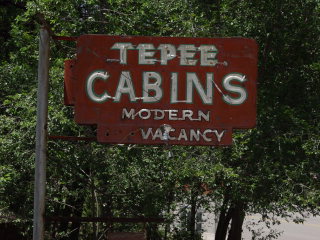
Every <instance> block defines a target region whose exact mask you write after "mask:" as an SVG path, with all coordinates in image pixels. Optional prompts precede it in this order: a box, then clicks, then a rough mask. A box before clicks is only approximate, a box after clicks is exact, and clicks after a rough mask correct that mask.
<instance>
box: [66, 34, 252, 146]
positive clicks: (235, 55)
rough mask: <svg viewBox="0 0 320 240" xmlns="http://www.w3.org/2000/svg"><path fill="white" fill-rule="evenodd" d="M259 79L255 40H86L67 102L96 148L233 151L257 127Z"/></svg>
mask: <svg viewBox="0 0 320 240" xmlns="http://www.w3.org/2000/svg"><path fill="white" fill-rule="evenodd" d="M256 79H257V44H256V42H255V41H254V40H252V39H246V38H183V37H131V36H107V35H83V36H81V37H79V38H78V39H77V55H76V58H75V59H73V60H68V61H67V62H66V64H65V103H66V104H67V105H74V106H75V120H76V122H77V123H78V124H96V125H97V139H98V141H99V142H104V143H116V144H122V143H128V144H130V143H134V144H181V145H230V144H231V143H232V130H233V129H244V128H253V127H254V126H255V124H256Z"/></svg>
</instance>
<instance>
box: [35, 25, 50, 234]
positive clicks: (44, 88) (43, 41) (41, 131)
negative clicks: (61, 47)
mask: <svg viewBox="0 0 320 240" xmlns="http://www.w3.org/2000/svg"><path fill="white" fill-rule="evenodd" d="M49 41H50V39H49V32H48V30H47V29H46V28H45V27H42V28H41V29H40V40H39V63H38V94H37V127H36V160H35V185H34V212H33V240H44V213H45V190H46V161H47V118H48V85H49Z"/></svg>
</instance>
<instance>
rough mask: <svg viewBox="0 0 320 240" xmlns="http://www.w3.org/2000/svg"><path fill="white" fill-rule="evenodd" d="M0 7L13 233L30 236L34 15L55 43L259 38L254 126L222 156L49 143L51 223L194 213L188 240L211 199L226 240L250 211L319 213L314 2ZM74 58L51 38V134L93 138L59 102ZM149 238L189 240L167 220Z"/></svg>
mask: <svg viewBox="0 0 320 240" xmlns="http://www.w3.org/2000/svg"><path fill="white" fill-rule="evenodd" d="M0 7H1V10H0V11H1V13H3V14H2V15H1V16H6V17H2V18H1V27H0V31H1V33H2V34H1V36H2V37H1V39H0V43H1V45H2V46H4V47H3V48H2V49H1V50H0V51H1V57H0V59H1V65H0V72H1V74H0V88H1V94H0V102H1V108H0V118H1V125H0V132H1V134H0V142H1V145H0V163H1V164H0V172H1V175H0V179H1V182H0V191H1V198H0V209H1V211H0V214H1V216H6V219H12V218H14V219H15V222H14V223H13V224H12V225H13V226H15V227H21V229H22V230H19V231H21V232H23V233H24V234H25V235H26V236H27V237H28V239H30V234H31V231H30V230H31V228H32V221H31V219H32V206H33V204H32V196H33V164H34V138H35V136H34V129H35V101H36V100H35V98H36V97H35V96H36V69H37V51H38V37H35V36H37V35H38V29H39V24H38V23H37V21H36V20H37V16H38V14H39V13H41V14H43V15H44V16H45V19H46V21H48V22H49V23H50V25H51V29H52V32H53V33H54V34H56V35H64V36H79V35H81V34H85V33H103V34H110V35H112V34H115V35H151V36H155V35H160V36H164V35H165V36H193V37H200V36H201V37H202V36H205V37H217V36H243V37H250V38H254V39H256V41H257V42H258V45H259V49H260V50H259V85H258V88H259V96H258V125H257V128H256V129H254V130H250V131H246V132H243V131H238V132H237V133H235V134H234V144H233V146H232V147H231V148H223V149H212V148H208V147H178V146H170V147H169V148H163V147H156V148H147V147H143V146H142V147H137V146H103V145H99V144H95V143H88V142H79V143H66V142H62V141H49V160H48V169H47V171H48V184H47V210H46V212H47V214H48V215H63V216H127V217H128V216H137V215H143V216H152V217H162V216H166V218H167V219H169V220H172V219H174V217H175V215H174V214H172V212H173V210H174V209H175V207H176V205H178V203H181V202H183V203H186V205H187V206H189V207H190V209H192V211H191V212H192V214H191V215H190V218H189V224H187V228H186V229H187V235H186V236H187V238H189V239H194V238H195V237H196V234H195V228H194V223H195V221H196V220H195V213H196V211H197V209H198V208H199V207H200V206H206V205H207V204H208V201H209V202H210V201H214V202H215V203H216V205H215V206H216V209H214V210H215V211H217V212H219V224H218V229H217V232H216V239H229V240H230V239H241V231H242V225H243V219H244V216H245V214H248V213H262V214H263V215H265V216H267V214H268V213H276V214H278V215H283V216H284V215H287V213H288V212H305V211H309V212H312V213H315V214H318V213H319V206H318V202H319V196H320V194H319V190H320V189H319V181H318V179H319V174H318V173H317V172H316V171H315V169H318V168H319V163H318V161H317V160H318V158H319V141H320V137H319V136H320V133H319V129H320V123H319V117H320V115H319V109H318V106H319V97H318V92H319V90H320V89H319V86H320V83H319V77H318V76H319V72H320V63H319V47H318V46H319V35H320V34H319V30H320V29H319V26H320V24H319V1H317V0H304V1H293V0H285V1H274V0H268V1H264V2H259V3H256V2H254V1H233V0H224V1H222V0H219V1H196V0H190V1H171V0H162V1H155V0H151V1H144V0H139V1H131V0H130V1H124V0H108V1H98V0H90V1H87V0H86V1H85V0H72V1H67V2H66V1H57V0H55V1H53V0H43V1H42V0H41V1H31V0H28V1H2V3H1V4H0ZM74 54H75V44H74V43H72V42H71V43H69V42H60V41H52V48H51V70H50V84H51V85H50V91H49V92H50V96H49V106H50V107H49V126H48V127H49V134H50V135H70V136H94V135H95V128H94V126H92V127H87V126H85V127H79V126H77V125H75V123H74V122H73V120H72V117H73V113H72V109H70V108H67V107H64V106H62V104H61V103H62V101H63V81H62V79H63V60H64V59H66V58H69V57H72V56H73V55H74ZM169 152H170V153H171V154H170V155H172V156H171V157H168V155H169ZM204 186H205V189H207V190H203V188H204ZM204 191H206V192H207V194H206V195H205V196H204V195H203V192H204ZM7 221H9V220H7ZM9 222H10V221H9ZM46 227H47V228H46V229H47V230H48V231H47V234H48V236H47V238H48V239H89V238H90V239H98V238H99V237H101V236H104V234H105V232H106V231H109V227H110V226H107V225H104V224H82V225H79V224H76V223H74V224H69V225H68V224H65V223H60V224H58V223H51V224H48V226H46ZM113 227H114V228H118V229H120V230H125V229H126V230H128V229H135V230H137V229H138V228H139V227H137V226H122V225H119V226H118V225H114V226H113ZM228 227H230V230H229V231H228V229H229V228H228ZM148 232H149V237H150V239H157V238H160V237H161V236H162V237H163V238H165V239H170V237H172V236H174V237H175V238H176V239H178V237H179V236H184V235H183V234H184V233H182V232H181V231H180V232H174V231H172V230H171V228H170V221H168V223H166V224H165V226H164V227H163V228H161V227H159V226H154V225H150V226H148Z"/></svg>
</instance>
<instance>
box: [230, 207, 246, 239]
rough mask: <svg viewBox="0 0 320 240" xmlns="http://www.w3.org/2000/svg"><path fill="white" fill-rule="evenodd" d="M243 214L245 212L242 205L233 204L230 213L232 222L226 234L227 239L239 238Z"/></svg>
mask: <svg viewBox="0 0 320 240" xmlns="http://www.w3.org/2000/svg"><path fill="white" fill-rule="evenodd" d="M244 216H245V214H244V210H243V207H242V205H241V204H239V205H237V206H235V208H234V211H233V214H232V222H231V228H230V230H229V234H228V240H241V235H242V225H243V220H244Z"/></svg>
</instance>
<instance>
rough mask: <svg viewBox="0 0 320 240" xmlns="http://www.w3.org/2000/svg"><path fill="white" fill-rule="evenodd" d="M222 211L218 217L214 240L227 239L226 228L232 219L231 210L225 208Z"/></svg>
mask: <svg viewBox="0 0 320 240" xmlns="http://www.w3.org/2000/svg"><path fill="white" fill-rule="evenodd" d="M226 208H227V209H225V208H224V209H223V210H222V211H221V212H220V215H219V222H218V226H217V230H216V234H215V240H225V239H226V237H227V232H228V226H229V223H230V220H231V217H232V213H233V208H231V207H227V206H226Z"/></svg>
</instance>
